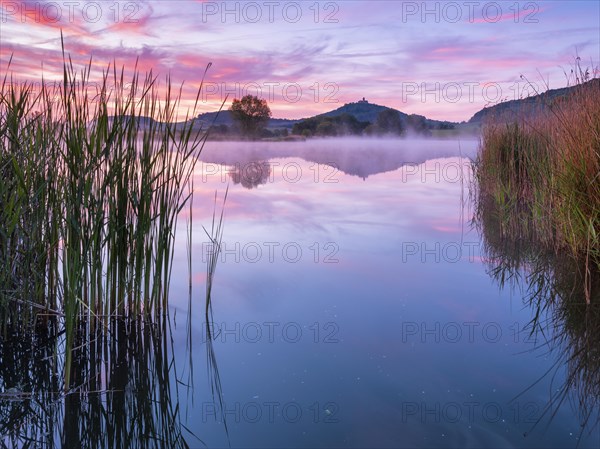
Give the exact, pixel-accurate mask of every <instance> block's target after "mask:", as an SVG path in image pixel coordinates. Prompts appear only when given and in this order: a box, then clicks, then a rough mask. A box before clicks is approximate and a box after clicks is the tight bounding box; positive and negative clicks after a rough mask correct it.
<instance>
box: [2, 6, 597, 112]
mask: <svg viewBox="0 0 600 449" xmlns="http://www.w3.org/2000/svg"><path fill="white" fill-rule="evenodd" d="M0 5H1V9H0V13H1V16H0V71H1V72H2V74H4V73H5V72H6V71H7V68H8V70H9V72H10V74H11V75H12V77H13V82H22V81H39V80H41V77H42V74H43V76H44V79H45V80H53V79H60V77H61V74H62V61H63V60H62V52H61V43H60V31H61V30H62V32H63V35H64V42H65V47H66V48H65V50H66V52H68V53H69V54H70V55H71V58H72V60H73V63H74V64H75V66H81V67H83V66H84V65H85V64H86V63H87V62H88V61H89V59H90V57H92V61H93V66H92V67H93V75H92V76H96V77H98V76H100V75H101V73H102V69H105V68H106V66H107V64H108V63H112V62H113V61H114V62H115V63H116V65H117V66H118V67H121V66H125V67H126V68H127V69H132V68H133V67H134V64H135V61H136V59H138V69H140V70H141V71H142V72H145V71H149V70H150V69H152V71H153V74H155V75H159V76H161V77H162V78H161V79H164V76H166V75H170V76H171V79H172V80H173V82H174V83H177V84H180V83H182V82H185V85H184V86H185V87H184V90H183V95H184V100H186V101H184V102H183V104H184V106H185V105H186V104H187V105H189V104H191V101H192V100H193V98H194V91H195V90H196V89H197V88H198V87H199V83H200V81H201V79H202V75H203V73H204V70H205V68H206V66H207V64H208V63H212V66H211V67H210V69H209V71H208V73H207V76H206V80H205V81H206V84H205V88H204V91H203V94H202V96H201V102H200V110H199V111H198V112H208V111H213V110H216V109H217V108H218V107H219V105H220V103H221V102H222V100H223V99H224V98H225V95H227V94H229V100H228V103H229V102H230V101H231V99H232V98H234V97H238V98H239V97H241V96H242V95H244V94H247V93H250V94H253V95H256V94H258V95H260V96H262V97H263V98H265V99H267V101H268V102H269V105H270V106H271V110H272V112H273V116H274V117H280V118H301V117H306V116H311V115H314V114H317V113H321V112H326V111H329V110H332V109H335V108H337V107H339V106H342V105H343V104H344V103H348V102H353V101H357V100H359V99H361V98H362V97H366V99H367V100H368V101H370V102H372V103H376V104H381V105H385V106H390V107H394V108H396V109H399V110H401V111H403V112H406V113H409V114H411V113H416V114H422V115H426V116H427V117H430V118H434V119H440V120H452V121H462V120H468V119H469V118H470V117H471V116H472V115H473V114H474V113H475V112H476V111H478V110H479V109H481V108H482V107H484V106H485V105H487V104H491V103H495V102H498V101H502V100H508V99H515V98H519V97H523V96H527V95H528V94H529V93H531V92H532V89H531V88H528V85H527V83H526V81H524V79H523V78H521V75H523V76H524V77H525V79H527V80H529V81H530V82H531V83H532V84H533V85H534V86H535V87H536V88H537V89H539V90H544V89H545V88H546V86H549V87H550V88H558V87H563V86H565V85H567V82H568V80H567V76H566V75H565V72H566V73H567V74H568V73H570V70H571V68H572V66H573V64H574V60H575V57H576V55H579V56H580V57H581V65H582V66H583V67H584V68H590V71H591V72H592V73H593V72H594V71H596V72H597V68H598V65H599V61H600V2H598V1H595V0H590V1H535V2H530V1H523V2H521V1H514V0H511V1H506V2H505V1H498V2H478V1H456V2H451V1H450V2H444V1H442V2H434V1H428V2H421V1H419V2H412V1H392V0H388V1H346V0H342V1H333V2H331V1H312V0H311V1H300V2H288V1H256V2H244V1H239V2H221V1H217V2H210V1H192V0H187V1H147V0H137V1H123V2H118V1H112V0H109V1H97V2H87V1H58V2H55V1H29V0H28V1H21V2H17V1H7V0H0ZM11 57H12V61H11V63H10V67H9V65H8V62H9V60H10V59H11ZM227 106H228V104H227V105H226V107H227Z"/></svg>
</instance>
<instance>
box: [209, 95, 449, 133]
mask: <svg viewBox="0 0 600 449" xmlns="http://www.w3.org/2000/svg"><path fill="white" fill-rule="evenodd" d="M386 109H393V108H388V107H387V106H381V105H378V104H374V103H369V102H368V101H367V100H365V99H364V98H363V99H362V100H359V101H357V102H355V103H347V104H345V105H343V106H341V107H339V108H337V109H334V110H332V111H329V112H325V113H323V114H318V115H315V116H312V117H306V118H303V119H300V120H288V119H281V118H272V119H271V120H269V124H268V125H267V128H271V129H274V128H289V129H291V128H292V127H293V126H294V124H296V123H299V122H301V121H303V120H308V119H311V118H320V117H335V116H340V115H343V114H349V115H352V116H354V117H355V118H356V119H357V120H358V121H360V122H369V123H375V121H376V120H377V116H378V115H379V113H380V112H381V111H385V110H386ZM394 110H396V109H394ZM398 113H399V114H400V118H401V119H402V121H403V122H406V121H407V120H409V117H413V118H422V120H423V121H424V122H425V123H426V124H427V126H428V127H429V128H431V129H436V128H444V127H447V125H454V123H453V122H446V121H439V120H432V119H428V118H427V117H423V116H420V115H417V114H411V115H409V114H406V113H404V112H402V111H398ZM217 114H218V115H217ZM197 119H198V120H200V122H201V123H202V125H203V126H204V127H206V126H210V125H212V124H213V123H214V125H217V126H218V125H227V126H231V125H233V123H234V122H233V118H232V117H231V114H230V112H229V111H228V110H224V111H221V112H219V113H217V112H205V113H203V114H200V115H198V117H197Z"/></svg>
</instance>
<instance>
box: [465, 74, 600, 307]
mask: <svg viewBox="0 0 600 449" xmlns="http://www.w3.org/2000/svg"><path fill="white" fill-rule="evenodd" d="M578 80H579V81H581V82H580V83H579V84H578V85H577V86H575V88H573V89H572V91H571V94H570V95H568V96H561V97H557V98H554V99H553V100H552V101H551V102H549V103H548V104H545V105H544V107H540V108H537V113H535V114H529V115H526V116H518V115H515V114H514V113H512V112H511V111H508V113H507V114H504V115H499V116H496V117H494V119H493V120H491V119H489V120H488V121H487V123H486V124H485V126H484V128H483V131H482V137H481V139H482V141H481V151H480V153H479V155H478V158H477V160H476V161H475V164H474V172H475V177H476V182H477V195H478V208H479V210H478V213H479V214H480V215H482V216H483V215H484V214H485V211H484V206H485V205H487V206H485V208H486V209H487V210H489V209H490V207H489V204H490V203H492V204H493V205H494V207H492V208H491V209H492V210H494V211H495V212H494V213H495V214H497V215H499V223H500V224H499V226H498V232H500V233H504V234H509V233H510V234H512V235H521V236H522V238H530V236H531V235H535V240H536V241H537V242H539V243H540V244H543V245H545V247H547V248H548V249H550V250H552V251H553V252H555V253H557V254H559V253H564V252H567V253H569V254H570V255H571V256H572V257H573V258H574V260H577V261H581V260H582V261H583V263H582V264H579V263H577V264H574V265H573V266H574V267H575V266H581V267H583V268H582V270H583V273H581V274H582V279H583V281H584V285H585V298H586V301H587V302H588V303H589V302H590V301H591V298H592V297H593V294H592V291H591V290H592V285H593V284H594V282H593V279H595V278H596V276H595V274H594V273H597V272H598V271H599V270H600V108H599V107H598V105H599V104H600V79H597V78H595V79H591V80H588V79H587V74H585V73H583V71H581V70H580V71H579V73H578ZM512 217H521V218H522V219H519V220H516V221H515V220H514V219H512ZM523 217H527V219H525V218H523ZM481 219H482V220H484V219H485V217H481ZM524 223H526V225H527V227H529V228H530V229H524V228H523V224H524ZM528 236H529V237H528Z"/></svg>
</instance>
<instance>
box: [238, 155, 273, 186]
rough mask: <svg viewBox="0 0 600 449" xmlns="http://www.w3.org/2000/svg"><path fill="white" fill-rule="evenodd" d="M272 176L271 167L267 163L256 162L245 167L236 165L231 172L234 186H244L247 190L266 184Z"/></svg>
mask: <svg viewBox="0 0 600 449" xmlns="http://www.w3.org/2000/svg"><path fill="white" fill-rule="evenodd" d="M270 176H271V165H270V164H269V163H268V162H267V161H256V162H250V163H248V164H245V165H244V166H240V165H239V164H238V165H235V166H234V167H233V168H232V169H230V170H229V177H230V178H231V179H232V180H233V183H234V184H242V186H243V187H245V188H247V189H253V188H254V187H257V186H259V185H261V184H266V183H267V181H268V180H269V178H270Z"/></svg>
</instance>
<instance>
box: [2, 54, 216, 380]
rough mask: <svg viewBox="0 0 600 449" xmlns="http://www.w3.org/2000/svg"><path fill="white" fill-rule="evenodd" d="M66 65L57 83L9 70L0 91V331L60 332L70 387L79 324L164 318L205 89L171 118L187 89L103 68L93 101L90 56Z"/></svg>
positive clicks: (199, 139)
mask: <svg viewBox="0 0 600 449" xmlns="http://www.w3.org/2000/svg"><path fill="white" fill-rule="evenodd" d="M63 48H64V47H63ZM63 59H64V71H63V79H62V82H61V83H60V84H57V83H53V84H48V83H45V82H44V80H42V83H41V89H40V90H39V91H36V90H35V89H34V87H33V84H25V85H23V84H15V83H14V82H13V80H12V79H11V78H9V77H8V75H5V77H4V79H3V80H2V85H1V87H0V177H1V182H0V332H2V335H4V336H5V337H6V336H7V335H9V334H10V333H11V332H14V331H15V329H24V328H31V329H33V328H34V326H35V325H37V324H39V322H40V321H44V322H49V321H50V322H55V323H56V325H57V326H59V327H61V328H63V329H64V332H65V388H66V389H67V390H68V389H69V388H70V387H71V384H72V380H73V379H71V376H70V373H71V368H72V366H73V363H74V362H73V359H72V357H73V350H74V348H76V347H77V345H78V341H77V340H78V337H77V329H78V328H79V326H80V324H81V323H92V327H94V325H95V324H94V323H100V324H101V325H104V326H106V325H108V324H107V323H108V322H109V321H110V320H112V319H114V318H117V317H119V318H126V317H127V318H129V317H148V316H149V317H151V318H152V319H157V317H159V316H160V315H161V314H163V313H166V310H167V301H168V290H169V280H170V277H171V270H172V261H173V251H174V237H175V232H176V229H177V217H178V214H179V212H180V211H181V210H182V209H183V208H184V207H185V206H186V204H187V203H188V201H189V200H190V198H191V196H192V193H193V189H192V188H191V182H190V181H191V176H192V174H193V171H194V168H195V165H196V163H197V161H198V160H199V159H198V156H199V154H200V152H201V151H202V148H203V145H204V142H205V141H206V137H207V136H206V133H204V132H202V131H201V129H199V127H198V126H196V125H195V123H194V120H193V118H192V117H196V116H197V114H196V108H197V105H198V100H199V95H200V90H201V89H202V85H200V87H199V89H198V92H197V95H196V98H195V102H194V105H193V108H192V110H191V111H189V112H188V114H187V115H186V117H185V119H184V120H183V121H177V120H178V116H177V114H178V111H179V110H180V107H181V94H182V87H180V88H179V89H175V88H174V87H173V86H172V82H171V80H170V78H169V77H167V78H166V79H165V82H164V84H163V85H161V83H160V82H159V81H158V78H157V77H156V76H154V75H153V74H152V73H148V74H145V75H142V74H140V72H139V71H138V70H137V65H136V67H135V68H134V70H133V72H132V74H131V75H129V76H126V74H125V73H126V71H125V68H124V67H123V68H121V69H120V70H118V69H117V68H116V67H114V66H108V67H107V69H106V70H105V71H103V73H102V75H101V81H100V83H99V85H100V91H99V94H98V95H96V96H94V97H91V96H90V92H92V88H91V84H90V80H91V79H92V74H91V72H92V61H91V59H90V61H89V64H88V65H87V66H86V67H84V68H83V69H81V70H80V71H77V70H76V69H75V67H74V66H73V64H72V61H71V59H70V57H69V56H67V55H65V54H64V50H63ZM209 67H210V65H209ZM207 70H208V67H207ZM205 75H206V72H205ZM97 85H98V84H97V83H95V84H94V85H93V87H94V89H93V91H95V90H96V86H97Z"/></svg>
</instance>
